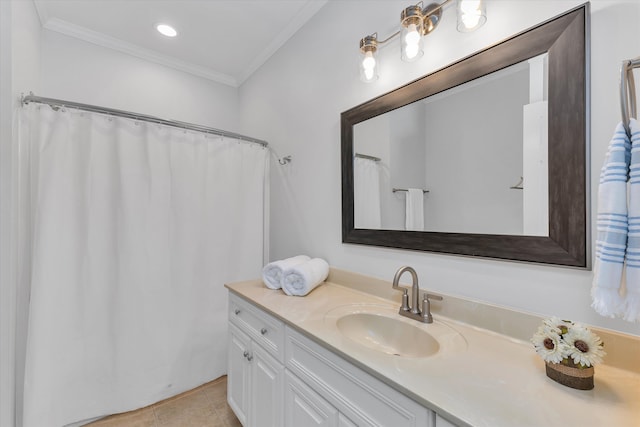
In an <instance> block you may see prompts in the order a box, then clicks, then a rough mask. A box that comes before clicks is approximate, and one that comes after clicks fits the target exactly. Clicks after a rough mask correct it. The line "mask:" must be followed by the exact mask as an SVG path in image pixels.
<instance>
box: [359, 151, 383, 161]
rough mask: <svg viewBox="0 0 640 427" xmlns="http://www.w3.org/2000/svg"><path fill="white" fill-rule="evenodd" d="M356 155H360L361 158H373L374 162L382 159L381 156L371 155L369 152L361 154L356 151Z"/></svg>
mask: <svg viewBox="0 0 640 427" xmlns="http://www.w3.org/2000/svg"><path fill="white" fill-rule="evenodd" d="M355 157H359V158H361V159H367V160H373V161H374V162H379V161H380V160H382V159H380V157H374V156H369V155H367V154H360V153H356V154H355Z"/></svg>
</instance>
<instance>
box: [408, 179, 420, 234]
mask: <svg viewBox="0 0 640 427" xmlns="http://www.w3.org/2000/svg"><path fill="white" fill-rule="evenodd" d="M405 201H406V203H405V206H406V216H405V219H406V224H405V228H406V229H407V230H412V231H423V230H424V191H422V190H421V189H419V188H409V189H408V190H407V196H406V199H405Z"/></svg>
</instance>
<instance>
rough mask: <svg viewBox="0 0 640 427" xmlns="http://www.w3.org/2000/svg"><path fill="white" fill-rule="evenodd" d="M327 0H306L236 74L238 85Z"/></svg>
mask: <svg viewBox="0 0 640 427" xmlns="http://www.w3.org/2000/svg"><path fill="white" fill-rule="evenodd" d="M327 2H328V0H313V1H307V3H306V4H305V5H304V7H303V8H302V9H300V11H299V12H298V13H297V14H296V17H295V18H294V19H293V20H292V21H291V22H289V24H288V25H287V26H285V27H284V29H283V30H282V31H281V32H280V33H279V34H278V35H277V36H276V37H275V38H274V39H273V41H272V42H271V43H269V45H268V46H267V48H266V49H264V50H263V51H262V52H261V53H260V54H259V55H258V56H256V57H255V58H254V59H253V61H251V64H249V67H247V69H245V70H244V71H242V72H241V73H240V74H239V75H238V85H241V84H242V83H244V82H245V81H246V80H247V79H248V78H249V77H250V76H251V75H252V74H253V73H255V72H256V70H258V68H260V67H261V66H263V65H264V63H265V62H267V61H268V60H269V58H271V56H272V55H273V54H274V53H276V52H277V51H278V49H280V48H281V47H282V46H283V45H284V44H285V43H286V42H287V41H288V40H289V39H290V38H291V37H292V36H293V35H294V34H295V33H296V32H298V30H299V29H300V28H302V27H303V26H304V25H305V24H306V23H307V22H308V21H309V20H310V19H311V17H312V16H313V15H315V14H316V13H317V12H318V11H319V10H320V9H322V7H323V6H324V5H325V4H327Z"/></svg>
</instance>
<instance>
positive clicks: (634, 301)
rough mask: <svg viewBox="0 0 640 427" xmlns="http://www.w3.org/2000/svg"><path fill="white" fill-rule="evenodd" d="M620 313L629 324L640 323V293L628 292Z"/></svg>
mask: <svg viewBox="0 0 640 427" xmlns="http://www.w3.org/2000/svg"><path fill="white" fill-rule="evenodd" d="M620 311H621V312H622V314H623V319H624V320H626V321H627V322H638V321H640V293H637V292H627V296H626V297H625V299H624V301H623V302H622V305H621V310H620Z"/></svg>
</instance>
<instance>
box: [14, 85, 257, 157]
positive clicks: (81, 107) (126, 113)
mask: <svg viewBox="0 0 640 427" xmlns="http://www.w3.org/2000/svg"><path fill="white" fill-rule="evenodd" d="M30 102H35V103H38V104H47V105H50V106H51V107H52V108H56V107H58V108H60V107H68V108H75V109H78V110H83V111H91V112H94V113H103V114H109V115H112V116H118V117H126V118H129V119H135V120H142V121H146V122H151V123H157V124H161V125H166V126H172V127H176V128H180V129H189V130H195V131H199V132H204V133H210V134H213V135H220V136H226V137H229V138H235V139H241V140H243V141H247V142H252V143H255V144H260V145H262V146H263V147H267V146H268V145H269V143H268V142H267V141H263V140H261V139H257V138H252V137H250V136H245V135H241V134H239V133H234V132H228V131H226V130H220V129H215V128H211V127H207V126H201V125H196V124H193V123H186V122H180V121H177V120H165V119H161V118H159V117H154V116H148V115H146V114H138V113H132V112H131V111H123V110H115V109H113V108H106V107H98V106H95V105H87V104H80V103H78V102H71V101H62V100H60V99H53V98H43V97H41V96H35V95H34V94H33V93H31V94H30V95H27V96H24V95H23V96H22V98H21V103H22V105H25V104H29V103H30Z"/></svg>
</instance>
